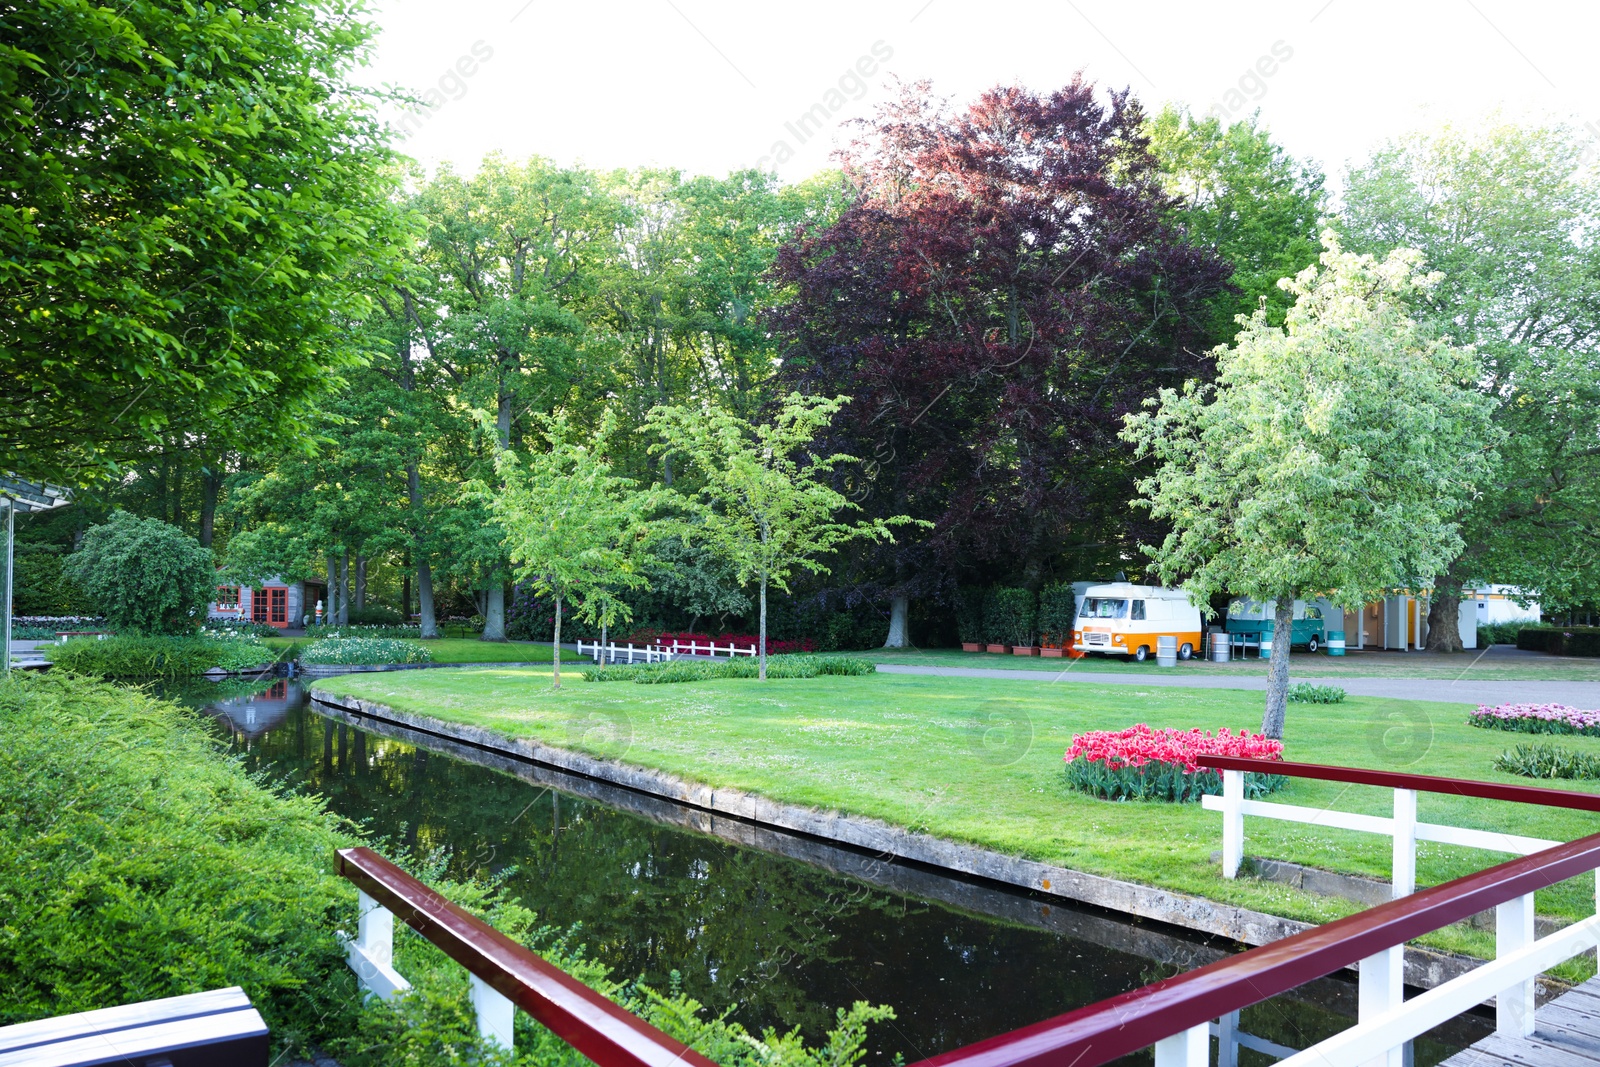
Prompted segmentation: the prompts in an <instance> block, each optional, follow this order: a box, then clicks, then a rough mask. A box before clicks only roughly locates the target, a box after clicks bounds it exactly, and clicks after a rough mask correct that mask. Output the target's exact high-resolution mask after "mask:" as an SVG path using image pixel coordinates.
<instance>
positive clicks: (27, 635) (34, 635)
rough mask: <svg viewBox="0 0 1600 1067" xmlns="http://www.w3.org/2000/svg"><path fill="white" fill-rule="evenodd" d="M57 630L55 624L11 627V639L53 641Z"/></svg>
mask: <svg viewBox="0 0 1600 1067" xmlns="http://www.w3.org/2000/svg"><path fill="white" fill-rule="evenodd" d="M55 636H56V630H55V627H53V626H18V625H16V624H13V625H12V627H11V640H13V641H53V640H55Z"/></svg>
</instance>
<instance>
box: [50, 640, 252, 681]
mask: <svg viewBox="0 0 1600 1067" xmlns="http://www.w3.org/2000/svg"><path fill="white" fill-rule="evenodd" d="M276 657H277V653H275V652H273V650H272V649H270V648H268V647H267V646H266V645H264V644H262V643H261V641H260V640H258V639H256V638H254V637H250V636H247V635H241V636H238V637H156V636H150V637H136V636H129V637H107V638H105V639H104V640H97V639H96V638H93V637H79V638H74V639H73V640H71V641H68V642H67V643H66V644H64V645H61V646H59V647H57V648H52V649H51V650H50V662H51V663H52V664H53V665H54V669H56V670H62V671H71V672H72V673H74V674H94V675H99V676H100V677H102V678H192V677H194V676H195V675H200V674H204V673H206V672H207V671H209V670H212V669H213V668H221V669H222V670H225V671H245V670H250V669H252V668H255V667H260V666H263V665H265V664H270V663H272V662H273V661H274V660H275V659H276Z"/></svg>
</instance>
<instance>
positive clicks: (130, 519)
mask: <svg viewBox="0 0 1600 1067" xmlns="http://www.w3.org/2000/svg"><path fill="white" fill-rule="evenodd" d="M62 569H63V572H64V573H65V574H66V575H67V577H69V578H70V579H72V581H74V582H76V583H77V584H78V585H79V586H80V587H81V588H82V589H83V591H84V592H85V593H87V594H88V596H89V599H90V600H92V601H93V602H94V603H95V605H96V606H98V607H99V608H100V610H101V611H104V612H105V615H106V623H107V625H108V628H110V629H112V630H116V631H117V632H118V633H124V632H127V633H140V634H192V633H194V632H195V630H196V629H198V628H199V626H200V624H201V623H203V622H205V618H206V610H207V605H208V604H209V603H210V601H211V598H212V597H213V596H215V595H216V588H217V571H216V567H215V566H214V565H213V563H212V560H211V550H210V549H209V548H201V547H200V542H198V541H196V540H195V539H194V538H192V537H190V536H189V535H188V534H186V533H184V532H183V531H182V530H180V529H178V528H177V527H176V526H169V525H168V524H167V523H164V522H161V521H159V520H157V519H140V518H136V517H134V516H133V515H129V514H128V513H127V512H125V511H119V512H117V513H116V514H115V515H113V516H111V521H110V522H107V523H104V524H102V525H100V526H91V527H89V530H88V532H87V533H85V534H84V535H83V542H82V544H80V545H79V546H78V550H77V551H76V552H74V553H73V554H72V555H71V556H69V557H67V560H66V563H65V564H64V565H63V568H62Z"/></svg>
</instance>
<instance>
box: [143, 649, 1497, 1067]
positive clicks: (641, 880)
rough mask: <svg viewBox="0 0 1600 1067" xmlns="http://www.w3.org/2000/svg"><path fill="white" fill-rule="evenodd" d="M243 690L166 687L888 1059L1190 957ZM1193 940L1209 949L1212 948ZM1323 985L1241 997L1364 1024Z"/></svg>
mask: <svg viewBox="0 0 1600 1067" xmlns="http://www.w3.org/2000/svg"><path fill="white" fill-rule="evenodd" d="M208 684H209V683H208ZM235 688H236V690H238V691H231V692H230V691H225V690H224V691H219V690H218V689H217V688H215V687H214V686H213V687H211V688H209V689H207V688H199V689H194V688H191V689H185V690H181V691H169V694H168V695H171V696H173V697H176V698H181V699H184V700H185V701H186V702H188V703H190V704H192V705H194V706H197V707H202V708H204V709H205V710H206V711H207V712H208V713H209V714H210V715H211V716H212V717H213V718H214V720H215V722H216V723H217V725H218V726H219V728H220V729H222V730H223V731H224V732H225V733H226V734H227V735H228V736H229V737H230V738H231V739H232V743H233V745H234V748H235V750H236V751H237V752H238V753H239V754H240V755H241V756H242V758H243V759H244V760H245V762H246V764H247V765H248V766H249V767H250V768H251V769H253V770H262V771H265V772H267V773H268V774H269V775H270V776H271V777H274V778H277V779H281V780H285V781H287V782H288V783H290V784H291V785H293V786H294V787H295V788H298V789H302V790H307V791H311V792H316V793H320V794H322V795H323V796H325V797H326V798H327V800H328V803H329V805H330V806H331V807H332V808H333V809H334V810H335V811H337V812H339V813H340V814H342V815H344V816H346V817H348V818H350V819H351V820H353V821H355V822H357V823H361V824H363V825H365V826H366V828H367V829H368V831H369V832H370V834H371V835H372V836H373V838H374V839H375V840H376V841H377V843H378V847H379V849H380V851H387V852H390V853H399V852H405V851H411V852H416V853H431V852H436V851H442V852H445V853H446V854H448V856H449V864H448V869H449V871H450V873H451V874H452V875H454V876H458V877H459V876H466V875H470V874H478V875H498V876H501V877H504V878H505V879H506V883H507V886H508V888H509V890H510V892H511V893H512V894H513V895H515V896H518V897H520V898H521V899H522V900H523V902H524V903H525V904H527V905H528V906H529V907H532V908H534V909H535V910H536V911H537V912H538V913H539V914H540V916H541V918H542V919H543V920H544V921H546V922H549V923H551V924H553V925H556V926H560V927H566V926H569V925H574V924H579V925H581V927H582V932H581V934H580V935H579V937H578V940H580V941H581V942H582V943H583V944H585V945H587V946H588V948H589V951H590V952H591V953H592V954H593V955H595V956H597V957H598V958H599V959H601V960H602V961H603V962H605V963H606V964H608V965H609V966H610V967H611V968H612V970H613V973H615V974H616V975H618V976H619V977H632V976H640V977H642V978H643V979H644V980H645V981H646V982H648V983H650V984H652V985H655V986H657V987H661V988H664V987H666V986H668V985H669V984H670V983H671V982H672V980H673V976H674V974H676V975H678V976H679V980H680V981H681V984H682V988H683V991H684V992H686V993H688V994H689V995H691V996H693V997H695V998H696V999H698V1000H700V1001H702V1002H703V1003H705V1004H706V1005H708V1006H709V1007H710V1008H711V1009H712V1010H714V1011H719V1012H720V1011H724V1010H726V1011H730V1012H731V1013H732V1015H733V1017H735V1018H737V1019H738V1020H739V1021H741V1022H743V1023H744V1024H745V1025H746V1026H749V1027H752V1028H754V1029H760V1028H764V1027H769V1026H770V1027H776V1028H778V1029H780V1030H788V1029H791V1028H793V1027H800V1028H801V1030H802V1031H803V1032H804V1033H805V1034H806V1036H807V1037H808V1038H811V1039H815V1038H817V1037H818V1036H819V1035H820V1034H821V1032H822V1031H823V1030H824V1029H826V1027H827V1025H829V1024H830V1023H831V1021H832V1016H833V1011H834V1009H835V1008H836V1007H839V1006H841V1005H847V1004H849V1003H851V1002H853V1001H856V1000H868V1001H872V1002H874V1003H880V1004H889V1005H892V1006H893V1007H894V1009H895V1011H896V1013H897V1015H898V1019H897V1020H896V1021H895V1022H893V1023H890V1024H886V1025H885V1026H884V1027H883V1028H882V1029H881V1030H879V1031H878V1033H877V1035H876V1039H875V1040H874V1041H873V1042H872V1043H871V1044H872V1046H873V1049H874V1054H875V1055H874V1058H875V1059H876V1060H878V1061H881V1062H888V1060H889V1059H890V1058H892V1057H893V1056H894V1055H895V1054H897V1053H898V1054H901V1055H903V1056H904V1057H905V1058H906V1059H907V1060H908V1061H911V1060H916V1059H920V1058H923V1057H925V1056H931V1055H934V1054H936V1053H939V1052H942V1051H945V1050H948V1049H951V1048H954V1047H956V1046H959V1045H962V1044H965V1043H967V1042H971V1041H976V1040H979V1039H981V1038H985V1037H990V1036H993V1035H995V1034H998V1033H1001V1032H1003V1031H1005V1030H1009V1029H1012V1028H1015V1027H1018V1026H1023V1025H1026V1024H1028V1023H1032V1022H1037V1021H1039V1020H1041V1019H1044V1018H1047V1017H1049V1016H1052V1015H1057V1014H1059V1013H1061V1012H1064V1011H1069V1010H1071V1009H1073V1008H1077V1007H1081V1006H1083V1005H1085V1004H1088V1003H1091V1002H1093V1001H1096V1000H1099V999H1101V998H1103V997H1107V996H1111V995H1114V994H1116V993H1120V992H1124V991H1126V990H1129V989H1133V988H1136V987H1138V986H1140V985H1143V984H1145V983H1147V982H1150V981H1153V980H1155V979H1158V978H1162V977H1165V976H1167V975H1169V974H1172V973H1175V972H1176V971H1177V970H1179V969H1182V968H1183V967H1184V966H1190V965H1193V964H1192V963H1185V964H1182V965H1180V966H1174V965H1172V964H1170V963H1161V962H1156V961H1153V960H1152V959H1150V958H1149V957H1148V956H1147V955H1140V954H1137V952H1135V951H1124V950H1122V949H1121V948H1119V947H1117V946H1119V945H1122V944H1126V945H1127V946H1129V947H1130V948H1134V949H1137V948H1144V949H1145V951H1147V952H1148V951H1149V947H1148V946H1149V944H1150V943H1151V941H1152V939H1164V940H1165V941H1166V942H1170V943H1174V944H1179V945H1183V946H1188V945H1189V943H1188V942H1184V941H1181V940H1179V939H1175V938H1172V937H1170V936H1168V935H1165V934H1161V933H1159V932H1154V931H1149V930H1146V929H1145V928H1142V927H1140V926H1138V925H1137V924H1112V923H1107V922H1106V921H1105V920H1104V919H1102V918H1099V917H1089V918H1087V919H1086V920H1085V921H1086V922H1087V923H1092V924H1098V927H1097V928H1105V929H1111V930H1113V931H1116V930H1119V929H1120V930H1125V931H1126V937H1125V938H1123V937H1119V936H1117V935H1116V934H1115V933H1113V934H1112V935H1111V936H1110V937H1107V936H1104V935H1097V938H1096V940H1093V941H1091V940H1084V939H1082V938H1080V937H1075V936H1072V935H1070V934H1066V933H1063V932H1062V931H1061V929H1059V923H1058V924H1057V925H1058V928H1055V929H1051V928H1039V927H1038V926H1035V925H1028V924H1025V923H1024V922H1021V921H1018V920H1017V918H1015V917H1014V916H1021V915H1034V914H1044V915H1049V914H1051V913H1052V912H1053V911H1054V912H1055V913H1057V914H1058V915H1059V914H1060V913H1061V912H1062V910H1063V909H1061V908H1060V907H1059V906H1058V905H1055V904H1051V905H1050V906H1046V907H1042V908H1041V907H1038V906H1037V904H1035V903H1034V902H1030V901H1029V898H1027V897H1026V896H1025V895H1019V894H1006V893H997V892H994V891H992V890H987V889H985V890H982V891H981V892H982V893H986V894H988V895H989V896H991V897H994V898H996V899H999V898H1005V900H1004V902H1003V903H1004V904H1005V906H1004V907H1000V908H993V909H986V910H992V911H993V913H994V914H997V915H1004V916H1007V918H993V917H989V916H987V915H974V914H971V913H969V912H967V911H962V910H956V909H954V908H951V907H948V906H945V905H943V904H932V903H928V902H926V901H924V900H922V899H919V898H918V897H916V896H909V895H904V894H902V893H897V892H893V891H890V890H887V889H884V888H880V887H879V886H877V885H873V884H868V883H867V882H863V881H859V880H856V879H853V878H847V877H842V876H840V875H839V874H836V873H832V872H830V871H828V870H825V869H822V868H819V867H818V866H815V865H813V864H811V863H802V862H799V861H798V860H795V859H791V858H788V857H787V856H784V855H774V854H772V853H771V852H769V851H758V850H757V849H755V848H749V847H740V846H739V845H735V844H731V843H729V842H728V841H725V840H721V839H719V838H716V837H712V836H708V835H705V834H700V833H694V832H689V831H687V830H685V829H682V828H679V827H678V826H673V825H666V824H665V823H664V822H663V820H661V819H652V818H646V817H642V816H641V815H640V814H630V813H628V812H625V811H622V810H618V808H617V807H614V806H609V805H607V804H603V803H599V802H597V801H596V800H594V799H592V797H593V796H594V795H595V794H594V793H593V792H592V791H591V792H589V793H587V794H586V796H577V795H571V794H563V793H561V792H557V791H556V790H554V789H552V788H550V787H549V786H548V785H540V784H536V783H530V782H528V781H524V780H522V777H519V776H513V775H512V774H508V773H504V772H502V771H500V770H494V769H490V768H489V767H486V766H481V765H479V764H477V763H469V762H465V761H464V760H462V759H459V758H453V756H452V755H448V754H444V753H445V752H446V751H448V748H445V749H441V750H440V751H434V752H430V751H429V748H439V747H440V746H439V745H437V744H429V748H424V747H421V745H413V744H407V743H405V742H403V741H400V740H396V739H395V738H394V737H390V736H384V735H383V734H380V733H370V734H369V732H368V731H366V730H363V729H358V728H357V727H355V726H353V725H350V724H348V723H346V722H336V721H334V720H333V719H331V718H324V717H322V716H321V715H318V714H317V713H316V712H314V711H312V710H310V709H309V708H308V707H307V703H306V699H305V695H304V690H303V689H302V686H301V684H300V683H299V682H297V681H294V680H289V679H274V680H271V684H270V685H264V684H262V683H253V684H247V685H244V686H236V687H235ZM407 736H415V735H407ZM523 776H526V775H523ZM545 780H546V781H548V780H549V779H548V778H547V779H545ZM623 806H630V805H623ZM630 807H631V806H630ZM632 810H634V811H640V810H645V809H644V808H639V807H633V808H632ZM680 810H681V809H680ZM805 847H807V848H816V847H817V846H815V845H806V846H805ZM780 851H781V850H780ZM795 854H800V853H795ZM915 877H916V878H921V879H923V880H924V881H925V882H926V881H928V880H933V881H937V882H943V883H947V884H948V885H949V886H951V887H952V891H951V892H950V893H940V892H935V893H930V894H927V895H929V896H932V897H934V898H943V899H949V900H957V899H960V900H966V899H975V898H973V897H972V892H973V891H972V890H971V888H970V887H969V886H967V885H966V884H965V883H959V882H956V881H955V880H951V879H942V878H938V877H937V876H934V875H928V874H926V873H925V872H922V873H917V874H916V875H915ZM869 880H870V881H885V879H879V878H875V877H870V876H869ZM887 881H888V884H897V885H898V884H904V882H903V880H900V881H895V880H893V879H889V880H887ZM978 906H982V905H978ZM1008 909H1009V910H1008ZM1189 947H1190V948H1192V950H1193V952H1194V953H1196V954H1197V955H1196V956H1195V957H1193V958H1195V959H1199V960H1203V959H1204V958H1209V957H1210V956H1214V955H1216V954H1217V950H1216V949H1215V948H1208V947H1206V946H1203V945H1198V944H1197V945H1192V946H1189ZM1186 954H1187V953H1186ZM1167 958H1172V954H1171V953H1168V954H1167ZM1319 986H1320V991H1313V992H1309V993H1302V994H1301V995H1300V999H1296V1000H1294V1001H1289V1000H1286V999H1284V1000H1279V1001H1275V1002H1269V1003H1267V1004H1262V1005H1258V1006H1256V1007H1255V1008H1252V1009H1249V1010H1247V1011H1246V1012H1245V1013H1244V1018H1243V1020H1242V1026H1243V1028H1244V1029H1245V1030H1246V1031H1249V1032H1252V1033H1254V1034H1257V1035H1259V1036H1260V1037H1262V1038H1264V1039H1267V1040H1269V1041H1271V1042H1274V1043H1277V1044H1279V1045H1285V1046H1288V1047H1291V1048H1303V1047H1305V1046H1306V1045H1308V1044H1311V1043H1313V1042H1315V1041H1317V1040H1320V1039H1321V1038H1323V1037H1326V1036H1329V1035H1331V1034H1332V1033H1334V1032H1336V1031H1338V1030H1340V1029H1343V1028H1344V1027H1346V1026H1349V1025H1350V1024H1351V1023H1352V1022H1353V1021H1354V1020H1353V1018H1351V1016H1352V1015H1353V1013H1354V999H1355V998H1354V995H1353V989H1351V987H1349V986H1348V985H1346V984H1343V983H1339V982H1331V981H1329V982H1323V983H1320V984H1319ZM1475 1036H1476V1035H1470V1034H1463V1033H1459V1032H1458V1033H1452V1034H1451V1035H1450V1037H1451V1038H1452V1040H1449V1041H1447V1042H1444V1043H1440V1042H1427V1043H1419V1047H1418V1049H1417V1062H1418V1063H1421V1064H1429V1063H1434V1062H1437V1061H1438V1060H1439V1059H1441V1058H1443V1057H1444V1055H1447V1054H1448V1053H1450V1052H1452V1051H1454V1050H1455V1049H1456V1048H1459V1047H1460V1046H1461V1045H1462V1044H1465V1043H1467V1042H1470V1041H1471V1040H1474V1039H1475ZM1143 1061H1144V1062H1148V1056H1146V1057H1143ZM1132 1062H1139V1060H1137V1059H1136V1060H1134V1061H1132ZM1238 1062H1239V1063H1241V1064H1243V1065H1245V1067H1250V1065H1252V1064H1265V1063H1271V1062H1272V1057H1267V1056H1263V1055H1262V1054H1260V1053H1257V1052H1252V1051H1250V1050H1248V1049H1241V1050H1240V1058H1239V1060H1238Z"/></svg>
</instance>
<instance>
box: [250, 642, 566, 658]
mask: <svg viewBox="0 0 1600 1067" xmlns="http://www.w3.org/2000/svg"><path fill="white" fill-rule="evenodd" d="M265 640H266V642H267V644H268V645H271V646H272V647H273V648H281V649H293V648H297V647H300V646H303V645H307V644H309V643H310V640H309V639H308V638H304V637H268V638H266V639H265ZM408 640H413V641H416V642H417V644H419V645H422V646H424V647H425V648H428V649H430V650H431V651H432V652H433V661H434V662H435V663H549V662H550V646H549V645H548V644H532V643H530V642H527V641H506V642H499V641H480V640H478V639H477V638H475V637H438V638H430V639H428V640H426V641H423V640H420V639H417V638H408ZM586 659H587V657H580V656H579V655H578V654H577V653H576V652H571V651H568V650H566V649H563V650H562V652H561V662H562V663H577V662H580V661H582V660H586Z"/></svg>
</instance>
